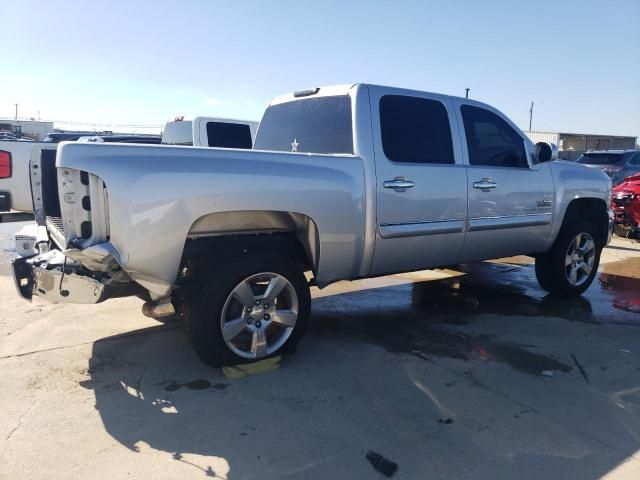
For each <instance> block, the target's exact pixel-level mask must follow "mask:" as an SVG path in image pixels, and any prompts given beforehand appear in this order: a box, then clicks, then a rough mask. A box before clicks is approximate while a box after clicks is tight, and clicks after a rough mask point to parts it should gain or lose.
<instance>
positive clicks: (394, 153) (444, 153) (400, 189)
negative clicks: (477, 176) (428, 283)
mask: <svg viewBox="0 0 640 480" xmlns="http://www.w3.org/2000/svg"><path fill="white" fill-rule="evenodd" d="M370 99H371V113H372V119H373V120H372V127H373V132H374V149H375V165H376V187H377V231H376V244H375V252H374V259H373V265H372V274H374V275H376V274H385V273H393V272H402V271H410V270H419V269H423V268H431V267H437V266H445V265H450V264H455V263H456V262H457V260H458V257H459V255H460V252H461V250H462V245H463V243H464V227H465V219H466V214H467V187H466V185H467V177H466V169H465V166H464V165H463V162H462V151H461V146H460V143H459V140H458V139H459V133H458V129H457V123H456V119H455V113H454V112H453V105H452V103H451V100H450V98H449V97H447V96H444V95H434V94H427V93H421V92H420V93H419V92H415V94H414V93H413V92H411V93H410V94H407V92H406V91H404V90H398V91H397V92H396V91H393V90H390V89H388V88H385V89H384V90H382V89H378V88H376V87H370Z"/></svg>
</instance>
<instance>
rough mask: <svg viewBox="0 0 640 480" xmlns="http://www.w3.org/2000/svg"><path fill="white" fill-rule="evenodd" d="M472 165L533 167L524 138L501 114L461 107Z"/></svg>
mask: <svg viewBox="0 0 640 480" xmlns="http://www.w3.org/2000/svg"><path fill="white" fill-rule="evenodd" d="M460 112H461V114H462V121H463V123H464V131H465V136H466V139H467V149H468V152H469V164H470V165H483V166H487V167H511V168H529V163H528V162H527V154H526V150H525V146H524V139H523V138H522V136H520V134H519V133H518V132H517V131H516V130H515V129H514V128H513V127H512V126H511V125H509V123H507V121H506V120H504V119H503V118H501V117H500V116H499V115H496V114H495V113H493V112H491V111H489V110H487V109H485V108H480V107H476V106H472V105H462V106H461V108H460Z"/></svg>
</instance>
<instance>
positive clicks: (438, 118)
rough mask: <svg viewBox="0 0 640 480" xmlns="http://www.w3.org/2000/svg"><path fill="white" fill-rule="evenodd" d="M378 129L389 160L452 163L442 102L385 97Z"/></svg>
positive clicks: (449, 140) (381, 101)
mask: <svg viewBox="0 0 640 480" xmlns="http://www.w3.org/2000/svg"><path fill="white" fill-rule="evenodd" d="M380 130H381V135H382V148H383V150H384V154H385V155H386V157H387V158H388V159H389V160H392V161H394V162H414V163H454V160H453V145H452V142H451V128H450V126H449V117H448V116H447V109H446V108H445V106H444V105H443V104H442V103H441V102H438V101H436V100H427V99H425V98H417V97H407V96H402V95H385V96H384V97H382V98H381V99H380Z"/></svg>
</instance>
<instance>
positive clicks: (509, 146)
mask: <svg viewBox="0 0 640 480" xmlns="http://www.w3.org/2000/svg"><path fill="white" fill-rule="evenodd" d="M454 103H455V104H456V113H457V115H458V116H459V119H460V122H459V123H460V125H461V126H463V127H464V131H463V139H464V140H463V149H464V150H465V154H466V157H467V162H468V192H469V219H468V226H467V228H468V231H467V235H466V239H465V245H464V248H463V251H462V256H461V258H460V261H461V262H470V261H475V260H485V259H490V258H496V257H504V256H508V255H515V254H522V253H537V252H540V251H543V250H544V249H545V248H546V247H547V245H548V239H549V236H550V234H551V221H552V215H553V213H552V212H553V200H554V187H553V178H552V176H551V169H550V165H549V163H543V164H536V163H535V155H534V154H533V146H532V145H531V142H528V141H527V140H525V138H524V136H523V135H522V134H521V133H520V132H519V131H518V130H517V129H516V128H515V127H514V126H513V125H511V124H510V122H509V121H508V120H507V119H506V118H504V117H503V116H502V115H501V114H499V112H497V111H493V110H491V109H489V108H485V107H484V106H480V105H477V104H472V103H471V102H467V101H465V100H464V99H457V100H455V101H454Z"/></svg>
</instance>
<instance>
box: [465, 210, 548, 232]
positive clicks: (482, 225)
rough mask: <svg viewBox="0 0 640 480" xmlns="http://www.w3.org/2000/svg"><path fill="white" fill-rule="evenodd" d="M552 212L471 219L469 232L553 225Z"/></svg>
mask: <svg viewBox="0 0 640 480" xmlns="http://www.w3.org/2000/svg"><path fill="white" fill-rule="evenodd" d="M551 217H552V214H551V212H549V213H534V214H525V215H502V216H498V217H476V218H470V219H469V231H470V232H477V231H481V230H500V229H503V228H519V227H535V226H538V225H547V224H550V223H551Z"/></svg>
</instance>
